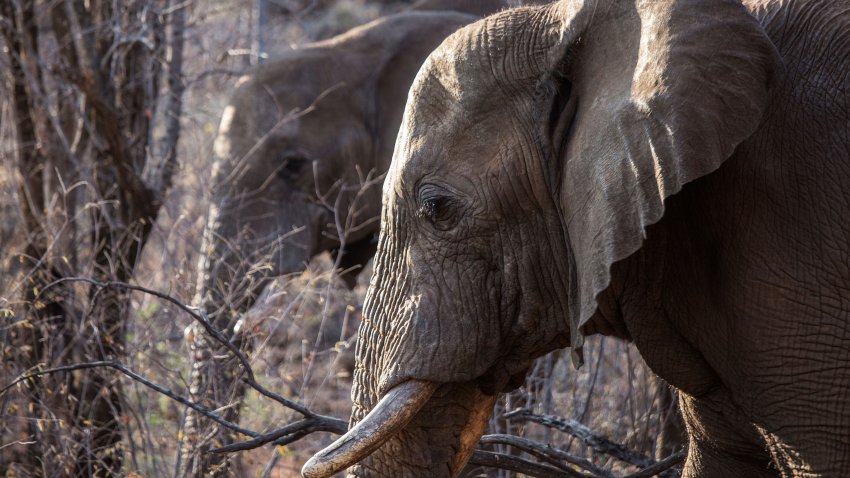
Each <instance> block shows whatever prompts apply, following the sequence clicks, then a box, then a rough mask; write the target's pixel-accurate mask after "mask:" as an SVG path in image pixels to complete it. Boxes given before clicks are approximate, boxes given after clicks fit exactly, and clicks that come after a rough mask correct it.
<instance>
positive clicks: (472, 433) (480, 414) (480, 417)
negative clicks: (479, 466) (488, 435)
mask: <svg viewBox="0 0 850 478" xmlns="http://www.w3.org/2000/svg"><path fill="white" fill-rule="evenodd" d="M477 395H478V398H477V399H476V400H475V405H474V408H473V409H472V412H471V413H470V414H469V418H468V419H467V420H466V425H465V426H464V427H463V430H462V431H461V433H460V440H459V445H460V446H459V447H458V451H457V453H455V456H454V459H452V476H458V475H460V472H461V470H463V467H464V466H465V465H466V462H468V461H469V457H471V456H472V452H473V451H475V446H476V445H478V440H479V439H481V435H483V434H484V430H485V429H486V428H487V425H488V424H489V423H490V415H492V414H493V406H495V405H496V398H497V395H492V396H488V395H484V394H483V393H481V392H477Z"/></svg>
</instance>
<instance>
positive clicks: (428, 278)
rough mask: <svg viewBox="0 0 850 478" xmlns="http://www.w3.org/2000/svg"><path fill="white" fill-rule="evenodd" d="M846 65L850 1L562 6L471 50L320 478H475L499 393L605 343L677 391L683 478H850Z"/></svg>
mask: <svg viewBox="0 0 850 478" xmlns="http://www.w3.org/2000/svg"><path fill="white" fill-rule="evenodd" d="M848 71H850V5H849V4H848V3H847V2H827V1H816V0H811V1H786V2H778V1H776V2H772V1H767V0H763V1H752V2H747V3H746V4H744V5H742V4H741V3H740V2H735V1H727V0H612V1H593V0H588V1H580V0H565V1H561V2H558V3H556V4H553V5H551V6H549V7H541V8H524V9H517V10H511V11H508V12H504V13H501V14H499V15H496V16H493V17H489V18H487V19H485V20H483V21H481V22H478V23H476V24H474V25H472V26H469V27H467V28H464V29H463V30H461V31H460V32H458V33H456V34H454V35H453V36H452V37H450V38H449V39H448V40H447V41H446V42H444V43H443V45H442V46H441V47H440V48H439V49H438V50H437V51H435V52H434V53H433V54H431V56H430V57H429V59H428V61H427V62H426V64H425V66H423V68H422V70H421V71H420V73H419V74H418V76H417V79H416V81H415V83H414V87H413V89H412V91H411V95H410V99H409V102H408V106H407V110H406V112H405V118H404V120H403V123H402V128H401V131H400V133H399V138H398V141H397V144H396V150H395V157H394V160H393V164H392V166H391V169H390V172H389V174H388V177H387V180H386V182H385V184H384V193H383V194H384V196H383V203H384V208H383V212H382V225H381V227H382V229H381V237H380V240H379V244H378V254H377V256H376V261H375V272H374V277H373V278H372V287H371V289H370V291H369V295H368V296H367V299H366V305H365V308H364V319H363V322H362V324H361V328H360V340H361V342H360V344H359V346H358V350H357V368H356V370H355V384H354V388H353V391H352V395H353V399H354V409H353V412H352V421H353V422H357V424H356V426H355V427H354V428H353V429H352V430H351V431H350V432H349V434H348V435H346V436H345V437H343V438H342V439H340V440H339V441H337V442H336V443H334V444H333V445H331V446H330V447H328V448H326V449H325V450H323V451H322V452H320V453H319V454H318V455H317V456H316V457H314V458H313V459H311V461H309V462H308V463H307V464H306V465H305V467H304V469H303V472H304V474H305V476H310V477H317V476H327V475H329V474H330V473H332V472H334V471H337V470H341V469H343V468H345V467H348V466H350V465H353V464H354V463H355V462H359V463H358V464H357V465H356V466H353V467H352V468H349V472H350V473H352V474H353V475H355V476H451V475H455V474H457V472H458V470H460V469H461V468H462V466H463V464H464V463H465V462H466V460H467V458H468V456H469V454H470V452H471V450H472V448H473V447H474V445H475V443H476V441H477V440H478V438H479V435H480V434H481V432H482V430H483V429H484V426H485V423H486V421H487V419H488V417H489V415H490V413H491V407H492V403H493V396H494V394H495V393H497V392H499V391H501V390H507V389H510V388H511V387H513V386H515V384H516V383H517V382H518V379H519V378H520V377H522V376H523V374H524V373H525V372H526V369H527V367H528V365H529V364H530V363H531V361H532V360H533V359H534V358H535V357H538V356H540V355H542V354H545V353H547V352H549V351H551V350H553V349H555V348H558V347H563V346H567V345H572V346H573V348H574V353H575V354H576V358H577V359H579V360H580V357H579V356H580V353H579V352H580V348H581V345H582V340H583V336H585V335H587V334H597V333H600V334H607V335H613V336H617V337H622V338H625V339H628V340H632V341H634V343H635V344H636V346H637V348H638V349H639V350H640V352H641V354H642V355H643V357H644V359H645V360H646V362H647V363H648V365H649V366H650V367H651V368H652V369H653V370H654V371H655V372H657V373H658V374H659V375H660V376H661V377H663V378H664V379H666V380H667V381H668V382H669V383H671V384H672V385H673V386H675V387H676V388H678V389H679V390H680V392H681V406H682V409H683V414H684V417H685V421H686V422H687V426H688V432H689V436H690V444H689V450H688V451H689V454H688V459H687V462H686V465H685V470H684V474H685V476H688V477H696V476H699V477H738V476H740V477H759V476H783V477H804V476H805V477H809V476H850V96H848V95H850V91H848ZM367 413H368V415H367ZM364 417H365V418H364Z"/></svg>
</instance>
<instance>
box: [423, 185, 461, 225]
mask: <svg viewBox="0 0 850 478" xmlns="http://www.w3.org/2000/svg"><path fill="white" fill-rule="evenodd" d="M418 202H419V207H418V209H417V210H416V216H417V217H419V218H421V219H426V220H427V221H429V222H430V223H431V224H434V225H435V226H437V228H438V229H442V230H445V229H449V228H451V227H452V226H453V225H454V222H455V221H454V219H455V218H456V216H457V214H456V209H457V208H456V207H455V206H456V204H455V203H456V200H455V199H453V197H452V196H450V195H449V193H448V191H445V190H444V189H443V188H440V187H439V186H433V185H427V186H424V187H423V188H421V189H420V191H419V201H418Z"/></svg>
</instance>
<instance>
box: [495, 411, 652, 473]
mask: <svg viewBox="0 0 850 478" xmlns="http://www.w3.org/2000/svg"><path fill="white" fill-rule="evenodd" d="M505 418H510V419H520V420H526V421H530V422H535V423H539V424H541V425H543V426H546V427H549V428H554V429H557V430H560V431H562V432H564V433H568V434H570V435H572V436H574V437H576V438H578V439H580V440H581V441H583V442H584V443H585V444H586V445H587V446H589V447H591V448H593V449H594V450H596V451H598V452H600V453H606V454H608V455H611V456H613V457H614V458H616V459H618V460H621V461H624V462H626V463H628V464H630V465H634V466H638V467H641V468H644V467H648V466H651V465H654V464H655V460H652V459H651V458H649V457H647V456H645V455H643V454H641V453H638V452H636V451H634V450H630V449H629V448H627V447H626V446H624V445H621V444H619V443H615V442H613V441H611V440H609V439H608V438H606V437H604V436H602V435H599V434H596V433H594V432H593V431H592V430H591V429H589V428H587V427H586V426H584V425H582V424H581V423H579V422H577V421H575V420H569V419H566V418H561V417H554V416H551V415H535V414H533V413H531V411H529V410H528V409H526V408H519V409H516V410H513V411H510V412H508V413H506V414H505Z"/></svg>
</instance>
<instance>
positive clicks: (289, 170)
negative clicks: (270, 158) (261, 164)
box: [277, 153, 310, 179]
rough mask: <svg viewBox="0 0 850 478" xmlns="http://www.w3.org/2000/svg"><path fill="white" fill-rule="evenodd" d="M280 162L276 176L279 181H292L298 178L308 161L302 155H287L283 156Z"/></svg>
mask: <svg viewBox="0 0 850 478" xmlns="http://www.w3.org/2000/svg"><path fill="white" fill-rule="evenodd" d="M281 162H282V164H281V165H280V167H278V169H277V176H278V177H279V178H281V179H293V178H296V177H298V175H299V174H300V173H301V171H302V170H303V169H304V167H305V166H306V165H307V164H309V163H310V160H309V159H307V157H306V156H305V155H304V154H302V153H287V154H285V155H283V157H282V158H281Z"/></svg>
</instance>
